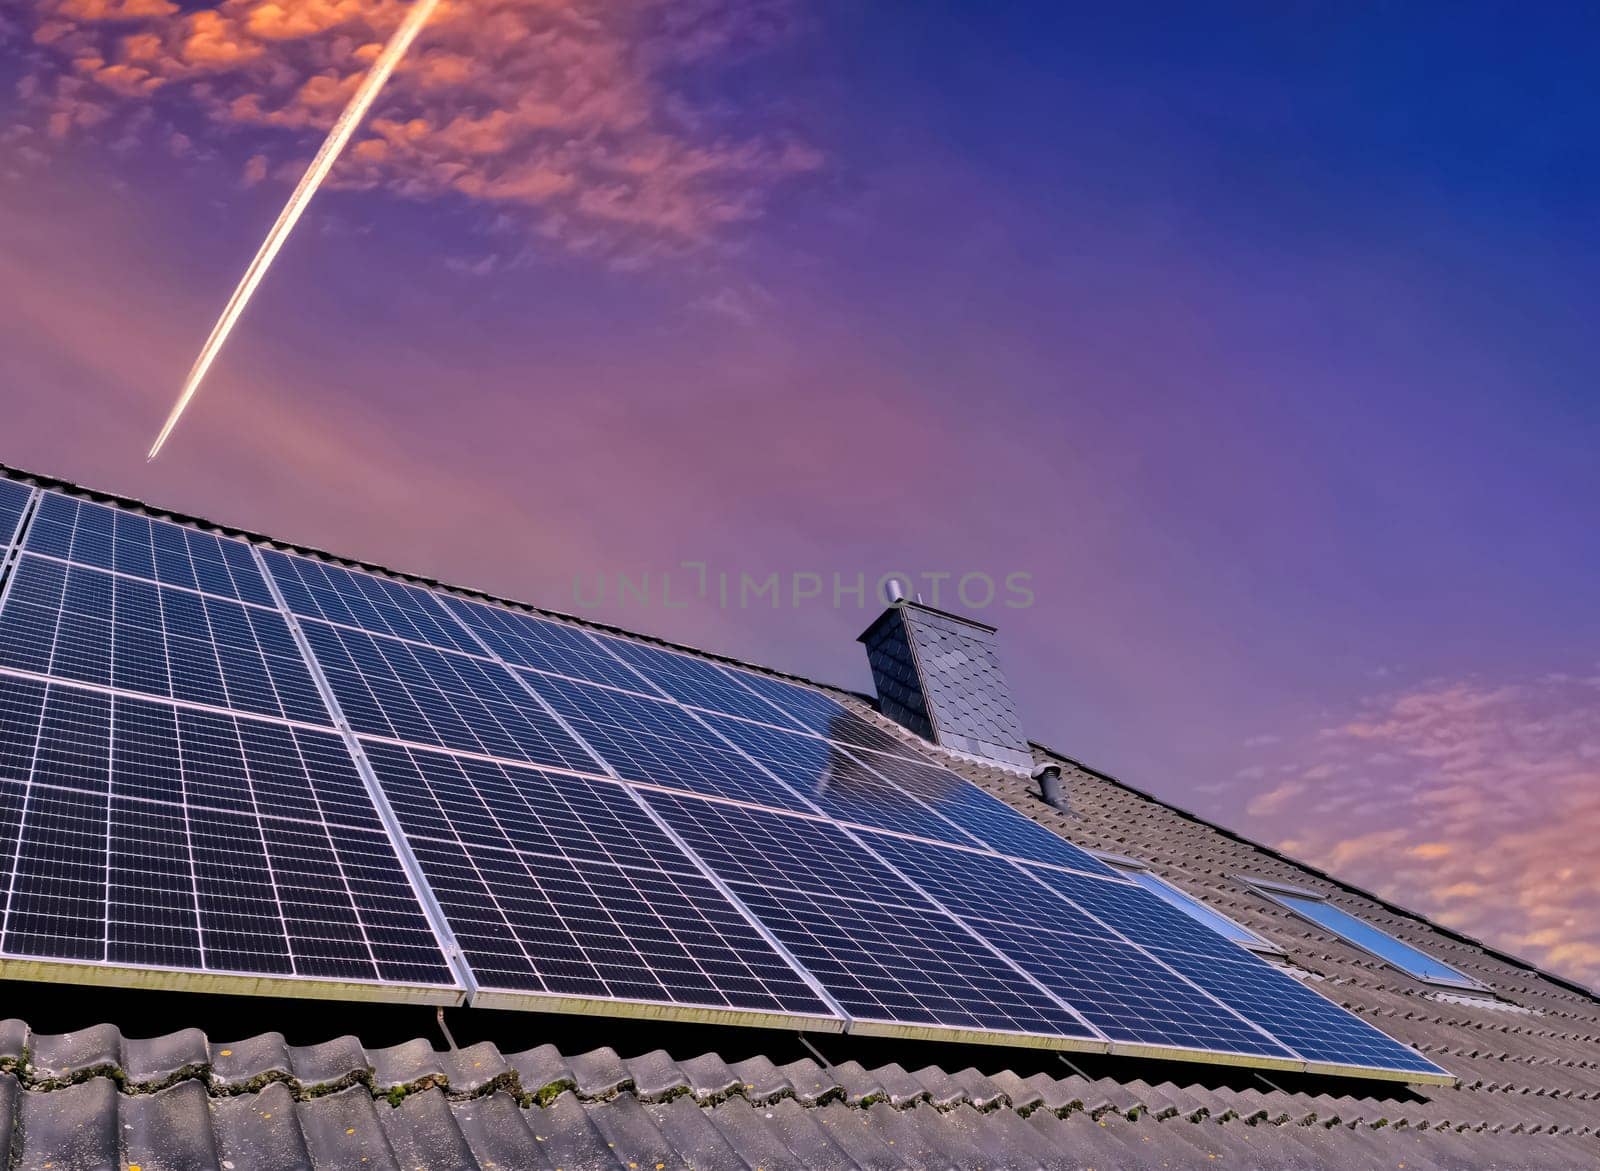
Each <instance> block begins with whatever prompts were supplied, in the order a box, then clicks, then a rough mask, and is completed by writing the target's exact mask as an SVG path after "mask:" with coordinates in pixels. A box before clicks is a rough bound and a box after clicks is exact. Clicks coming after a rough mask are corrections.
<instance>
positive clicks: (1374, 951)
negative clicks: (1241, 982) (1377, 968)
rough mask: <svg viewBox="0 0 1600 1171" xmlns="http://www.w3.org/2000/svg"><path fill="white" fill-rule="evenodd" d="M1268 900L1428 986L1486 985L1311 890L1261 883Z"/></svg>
mask: <svg viewBox="0 0 1600 1171" xmlns="http://www.w3.org/2000/svg"><path fill="white" fill-rule="evenodd" d="M1258 886H1259V888H1260V890H1261V892H1262V893H1263V894H1265V895H1266V896H1267V897H1268V898H1271V899H1273V900H1275V901H1276V902H1279V903H1281V904H1282V905H1283V906H1285V907H1287V908H1289V910H1291V911H1293V912H1294V913H1295V914H1296V915H1299V916H1300V917H1301V918H1303V919H1306V920H1308V921H1310V922H1312V923H1315V924H1316V925H1317V926H1319V927H1321V928H1323V929H1325V930H1327V931H1330V932H1332V933H1333V934H1334V935H1337V936H1338V937H1339V938H1340V939H1342V940H1344V941H1345V942H1346V943H1349V944H1352V945H1354V946H1356V947H1359V948H1360V949H1361V950H1362V951H1365V952H1368V953H1370V954H1371V955H1374V956H1376V957H1377V958H1378V959H1380V960H1382V961H1384V963H1386V964H1389V965H1390V966H1392V967H1395V968H1399V969H1400V970H1401V971H1402V972H1404V973H1405V974H1406V975H1408V976H1411V977H1414V978H1415V979H1418V980H1422V981H1425V982H1426V983H1429V984H1443V985H1446V986H1449V987H1452V988H1481V987H1483V985H1481V984H1480V983H1478V981H1476V980H1474V979H1472V978H1471V977H1470V976H1464V975H1462V974H1461V973H1460V972H1458V971H1456V970H1455V969H1454V968H1452V967H1451V966H1450V965H1449V964H1446V963H1444V962H1442V961H1440V960H1436V959H1434V958H1433V957H1432V956H1430V955H1427V954H1425V953H1424V952H1420V951H1418V950H1417V949H1416V948H1414V947H1412V946H1411V945H1410V944H1409V943H1402V942H1401V941H1400V940H1398V939H1396V938H1395V937H1394V936H1392V935H1390V934H1388V933H1387V932H1385V931H1380V930H1378V928H1376V927H1374V926H1373V925H1372V924H1370V923H1366V922H1363V921H1362V920H1360V919H1358V918H1356V917H1355V916H1354V915H1351V914H1349V913H1347V912H1345V911H1341V910H1340V909H1339V908H1338V907H1336V906H1334V905H1333V904H1332V903H1330V902H1328V900H1327V899H1325V898H1323V897H1322V896H1321V895H1317V894H1312V893H1311V892H1310V891H1296V890H1291V889H1286V888H1283V887H1278V886H1269V885H1267V884H1258Z"/></svg>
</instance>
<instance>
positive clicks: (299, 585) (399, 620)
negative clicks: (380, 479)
mask: <svg viewBox="0 0 1600 1171" xmlns="http://www.w3.org/2000/svg"><path fill="white" fill-rule="evenodd" d="M262 557H263V558H264V559H265V560H266V563H267V569H268V571H269V572H270V573H271V574H272V579H273V581H274V582H275V583H276V584H277V586H278V589H279V591H281V592H282V594H283V599H284V601H285V602H287V603H288V606H289V610H290V612H291V613H294V614H298V615H300V616H301V617H302V618H320V619H322V620H323V621H325V622H332V623H337V624H339V625H343V626H354V627H356V628H358V629H360V630H367V631H371V632H372V633H374V634H388V635H392V636H393V637H395V638H403V639H410V640H411V641H413V642H421V643H426V644H427V645H429V646H435V647H444V648H446V649H448V650H457V651H465V652H466V653H468V654H481V653H482V652H481V650H480V649H479V647H478V644H477V643H476V642H474V641H473V639H472V637H471V635H469V634H468V633H467V632H466V631H464V630H462V629H461V627H460V625H459V624H457V623H456V622H454V621H452V620H451V618H450V616H449V615H448V614H446V613H444V612H443V611H442V610H441V609H440V606H439V602H438V600H437V599H436V598H435V597H434V595H433V594H432V593H430V592H429V591H427V590H424V589H421V588H420V587H417V586H413V585H408V584H406V583H405V582H400V581H395V580H393V579H392V578H385V577H378V576H377V575H375V574H371V573H362V572H360V571H359V570H352V569H346V568H345V567H344V566H342V565H333V564H330V563H328V562H326V561H314V560H312V559H311V558H309V557H299V556H294V555H291V554H288V553H283V552H280V551H279V550H277V549H265V550H263V551H262Z"/></svg>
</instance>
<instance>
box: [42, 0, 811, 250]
mask: <svg viewBox="0 0 1600 1171" xmlns="http://www.w3.org/2000/svg"><path fill="white" fill-rule="evenodd" d="M36 2H37V9H36V13H37V25H36V28H35V41H36V43H38V44H39V45H41V46H43V47H44V50H45V59H46V61H47V64H44V65H42V66H41V67H40V69H39V70H38V72H37V73H36V74H35V75H34V76H33V77H32V78H30V79H29V82H28V87H27V92H28V93H29V94H31V95H33V96H32V98H31V100H30V101H29V102H28V103H27V109H28V110H29V114H28V116H29V117H31V118H32V120H33V121H34V122H35V123H37V124H38V125H41V126H46V127H48V128H49V129H50V131H51V133H52V135H54V136H56V137H70V136H71V135H72V134H73V133H74V132H75V131H80V130H82V129H83V128H84V127H85V126H86V125H88V123H86V122H85V121H84V120H83V119H81V118H80V117H79V116H78V115H77V114H76V113H75V110H76V109H77V108H78V107H80V106H81V105H83V104H84V103H85V102H89V103H91V104H94V105H97V106H99V107H101V108H103V109H104V110H105V111H106V112H107V116H108V117H114V116H117V115H119V114H120V115H122V116H124V117H131V115H132V113H133V111H135V110H137V109H138V108H139V107H140V106H142V105H144V104H146V103H148V102H150V101H152V100H154V98H155V95H156V94H157V93H158V91H159V93H160V100H161V102H162V103H163V106H162V109H163V111H164V112H165V113H166V114H167V115H168V116H169V117H171V118H173V119H174V120H176V121H177V122H178V123H179V124H180V125H182V126H183V129H184V130H185V132H187V133H190V134H191V135H192V136H195V137H197V138H198V136H199V134H200V133H201V132H202V131H203V132H204V133H206V134H208V135H211V136H213V137H214V138H215V142H214V143H207V144H206V145H208V146H211V145H216V146H219V147H221V148H223V149H227V150H234V151H238V150H239V149H240V144H241V142H242V141H244V140H245V139H248V144H247V145H246V146H245V150H246V151H248V153H250V154H255V153H260V152H261V151H262V149H263V148H267V147H269V146H270V151H271V153H273V154H276V155H279V156H284V157H294V156H295V155H296V154H301V155H303V154H305V153H308V152H309V151H310V149H311V148H312V146H313V145H314V144H315V142H316V140H317V138H318V136H320V134H321V133H322V132H324V131H326V129H327V128H328V127H329V126H330V125H331V124H332V122H333V121H334V119H335V118H336V117H337V116H338V114H339V111H340V110H341V109H342V108H343V106H344V104H345V102H346V100H347V99H348V97H349V95H350V92H351V90H352V89H353V88H354V87H355V86H356V85H357V84H358V82H359V78H360V74H361V73H362V72H363V70H364V69H365V67H366V66H367V64H368V63H370V61H371V60H372V57H373V55H374V54H375V52H376V51H377V48H378V46H379V45H381V44H382V42H383V41H385V40H386V39H387V38H388V36H389V34H390V33H391V32H392V31H393V29H394V27H395V25H396V24H397V22H398V21H399V19H400V18H401V15H402V13H403V12H404V10H405V7H406V6H405V5H404V4H403V3H401V2H400V0H214V2H213V3H212V4H210V5H209V6H207V7H203V8H199V9H190V10H188V11H184V10H181V9H179V8H178V6H177V5H175V4H172V3H170V2H169V0H36ZM796 24H797V22H796V21H795V19H794V17H793V14H792V12H791V0H453V2H451V3H446V4H445V5H443V6H442V7H441V8H440V10H439V14H438V15H437V16H436V17H435V18H434V20H433V22H432V23H431V24H430V26H429V27H428V29H427V30H426V31H425V32H424V34H423V37H422V39H421V40H420V41H419V42H418V45H417V48H416V51H415V53H414V55H413V56H412V57H411V59H409V60H408V61H407V62H405V63H404V65H403V66H402V68H401V69H400V70H399V72H397V73H396V75H395V77H394V78H393V79H392V81H391V83H390V85H389V87H388V89H387V90H386V91H385V93H384V95H383V98H382V100H381V102H380V104H379V106H378V107H377V108H376V109H375V110H374V111H373V115H372V117H371V119H370V120H369V123H368V125H367V127H366V128H365V129H364V130H363V131H362V133H361V137H360V138H358V139H357V141H356V143H355V144H354V147H353V149H352V150H351V151H350V152H349V153H348V154H347V155H346V157H345V159H344V160H343V161H342V162H341V164H340V166H339V167H338V168H337V169H336V170H335V172H334V174H333V177H332V182H333V184H334V185H335V186H344V187H346V188H356V189H367V190H384V191H388V192H390V193H392V194H395V195H398V196H401V197H404V198H407V199H434V198H438V197H442V196H447V195H448V196H454V197H465V198H467V199H469V200H473V201H478V202H482V203H487V204H493V205H498V206H499V207H501V208H502V209H503V210H508V211H511V212H513V213H515V214H518V215H520V216H522V217H523V218H525V220H526V221H527V223H528V226H529V227H530V229H531V230H532V233H533V235H534V236H535V237H536V238H539V239H544V240H550V241H555V242H557V243H559V244H562V245H565V246H566V247H567V248H569V249H571V250H573V251H579V252H595V253H599V254H601V255H604V256H605V257H608V258H609V259H611V260H612V261H613V262H614V263H623V264H636V263H641V262H646V261H649V260H652V259H655V258H658V257H662V256H670V255H675V254H679V253H683V252H687V251H690V250H692V249H695V248H698V247H700V246H703V245H705V244H706V243H708V242H710V241H712V240H714V239H715V238H716V237H717V236H718V235H719V234H722V233H724V232H726V231H727V230H728V229H729V228H730V226H732V225H737V224H740V223H746V222H749V221H753V220H756V219H758V218H759V217H760V216H761V215H762V213H763V210H764V208H765V206H766V203H767V200H768V197H769V196H770V194H771V192H772V191H773V189H774V188H776V187H777V186H778V185H780V184H783V183H786V182H789V181H791V180H792V179H793V178H794V177H795V176H797V175H801V174H804V173H806V172H809V171H814V170H816V169H818V168H819V167H821V166H822V165H823V157H822V155H821V154H820V152H818V151H817V150H816V149H815V148H814V147H812V146H810V145H808V144H806V143H803V142H800V141H798V140H796V139H794V138H793V137H791V136H785V135H781V134H763V135H752V134H750V133H748V132H742V133H741V132H738V131H736V130H735V129H734V127H735V126H736V122H735V121H734V115H732V114H730V113H728V112H726V111H721V110H718V109H700V108H697V107H695V106H694V105H693V104H692V103H691V102H689V101H688V100H687V99H686V98H685V96H684V95H683V94H682V93H681V92H679V91H678V89H676V88H675V87H674V80H675V72H674V71H678V70H682V69H683V68H684V67H685V66H691V65H692V66H693V68H694V69H695V71H696V72H697V73H698V74H700V75H702V76H703V75H704V74H705V72H706V71H707V70H708V69H709V68H712V67H714V65H715V63H716V61H717V60H718V59H728V60H732V59H736V58H738V57H740V56H743V55H747V54H750V53H754V52H760V51H765V50H766V49H768V48H770V47H771V46H772V45H774V44H776V43H778V42H779V41H781V40H782V39H784V38H785V37H788V36H792V35H793V34H794V30H795V28H796ZM63 77H75V78H76V79H80V80H82V81H83V82H85V83H87V84H88V85H89V86H91V87H92V88H91V89H90V91H89V92H88V93H86V94H67V93H63V92H62V91H61V89H60V86H59V81H60V79H61V78H63ZM186 114H187V116H188V118H189V119H191V120H192V121H193V122H194V126H193V127H191V126H190V125H189V124H188V122H186V121H184V117H185V115H186ZM241 126H243V127H245V128H247V129H249V130H250V131H251V134H250V135H248V136H240V135H238V134H237V133H236V131H237V130H238V128H239V127H241ZM269 136H271V137H276V138H281V139H282V141H281V142H277V143H273V144H269V143H268V142H266V141H265V139H266V138H267V137H269ZM242 157H243V152H241V161H242Z"/></svg>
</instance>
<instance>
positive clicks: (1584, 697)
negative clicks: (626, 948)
mask: <svg viewBox="0 0 1600 1171" xmlns="http://www.w3.org/2000/svg"><path fill="white" fill-rule="evenodd" d="M1289 747H1290V748H1291V749H1296V750H1298V752H1299V756H1300V758H1299V760H1298V761H1297V762H1296V766H1295V769H1294V770H1293V772H1292V774H1291V775H1290V776H1289V777H1287V778H1286V779H1284V780H1282V781H1281V782H1280V783H1279V784H1277V785H1276V786H1275V787H1272V788H1270V789H1267V790H1265V791H1263V792H1262V793H1260V794H1259V795H1257V796H1256V797H1255V798H1254V799H1253V800H1251V801H1250V803H1249V805H1248V806H1247V814H1248V816H1249V817H1250V818H1251V819H1252V820H1253V821H1254V822H1255V823H1256V825H1255V829H1256V832H1258V833H1261V834H1263V835H1264V836H1266V837H1268V838H1270V839H1274V840H1277V841H1279V842H1280V843H1290V842H1292V844H1293V847H1294V849H1295V851H1296V852H1298V853H1299V854H1301V855H1302V856H1304V857H1306V858H1307V859H1308V860H1309V861H1312V862H1313V863H1316V864H1318V865H1321V866H1324V867H1326V868H1327V869H1328V870H1330V871H1332V872H1333V873H1335V874H1337V875H1339V876H1341V877H1345V878H1349V879H1351V880H1353V881H1355V882H1357V883H1360V884H1363V885H1367V886H1370V887H1372V888H1373V889H1375V890H1377V891H1378V892H1379V893H1381V894H1383V895H1384V896H1385V897H1388V898H1392V899H1394V900H1395V901H1396V902H1398V903H1401V904H1402V905H1405V906H1409V907H1413V908H1415V909H1417V910H1419V911H1422V912H1425V913H1427V914H1430V915H1433V916H1435V917H1436V918H1438V919H1439V920H1440V921H1441V922H1443V923H1445V924H1447V925H1449V926H1451V927H1454V928H1456V929H1458V930H1461V931H1464V932H1466V933H1467V934H1470V935H1474V936H1477V937H1480V938H1482V939H1485V940H1486V941H1489V942H1492V943H1496V944H1498V945H1500V946H1502V947H1504V948H1506V949H1507V950H1509V951H1511V952H1514V953H1518V954H1522V955H1525V956H1527V957H1528V958H1530V959H1532V960H1534V961H1536V962H1539V963H1541V964H1545V965H1548V966H1549V967H1551V968H1554V969H1555V970H1557V971H1560V972H1563V973H1565V974H1566V975H1568V976H1571V977H1572V978H1574V979H1577V980H1579V981H1583V982H1585V983H1588V984H1591V985H1593V984H1600V914H1597V913H1596V912H1597V908H1600V836H1597V835H1596V833H1595V827H1596V826H1597V825H1600V684H1597V682H1596V681H1595V680H1593V679H1574V678H1569V677H1566V676H1552V677H1546V678H1543V679H1539V680H1535V681H1531V682H1525V683H1517V684H1501V685H1487V684H1484V683H1481V682H1478V681H1475V680H1450V681H1441V682H1435V683H1431V684H1427V685H1423V686H1420V687H1416V688H1414V689H1412V690H1410V691H1406V692H1402V693H1399V694H1395V695H1389V696H1385V697H1383V698H1381V699H1376V700H1373V701H1372V702H1370V703H1368V704H1367V705H1365V708H1364V710H1363V711H1361V712H1360V713H1358V714H1356V715H1354V716H1353V717H1351V718H1348V719H1346V720H1343V721H1341V722H1339V723H1337V724H1335V725H1333V726H1331V727H1329V728H1328V729H1326V730H1324V731H1323V732H1322V733H1321V734H1319V735H1317V736H1315V737H1314V738H1313V740H1312V743H1311V744H1309V745H1298V746H1289ZM1313 808H1315V809H1316V810H1318V811H1320V812H1319V813H1317V814H1314V813H1313Z"/></svg>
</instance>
